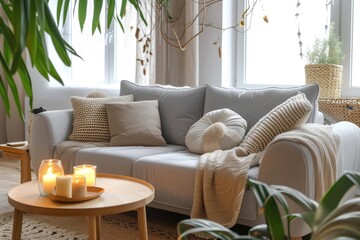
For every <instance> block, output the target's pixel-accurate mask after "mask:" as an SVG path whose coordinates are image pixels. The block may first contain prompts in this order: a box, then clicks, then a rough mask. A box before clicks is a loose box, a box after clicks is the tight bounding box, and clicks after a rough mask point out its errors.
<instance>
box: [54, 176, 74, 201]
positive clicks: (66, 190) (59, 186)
mask: <svg viewBox="0 0 360 240" xmlns="http://www.w3.org/2000/svg"><path fill="white" fill-rule="evenodd" d="M55 195H56V196H60V197H66V198H72V177H71V175H65V176H57V177H56V192H55Z"/></svg>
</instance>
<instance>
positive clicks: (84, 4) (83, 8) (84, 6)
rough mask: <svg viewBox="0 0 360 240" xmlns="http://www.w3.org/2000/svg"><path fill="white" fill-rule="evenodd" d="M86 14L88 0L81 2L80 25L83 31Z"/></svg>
mask: <svg viewBox="0 0 360 240" xmlns="http://www.w3.org/2000/svg"><path fill="white" fill-rule="evenodd" d="M86 13H87V0H79V5H78V16H79V24H80V29H81V31H82V30H83V29H84V24H85V20H86Z"/></svg>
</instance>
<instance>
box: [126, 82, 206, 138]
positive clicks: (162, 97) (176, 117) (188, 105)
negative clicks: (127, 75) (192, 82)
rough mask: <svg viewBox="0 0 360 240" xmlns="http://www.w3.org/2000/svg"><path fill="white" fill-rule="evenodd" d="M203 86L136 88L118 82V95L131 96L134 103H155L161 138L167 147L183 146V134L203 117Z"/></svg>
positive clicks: (204, 87) (135, 85) (131, 84)
mask: <svg viewBox="0 0 360 240" xmlns="http://www.w3.org/2000/svg"><path fill="white" fill-rule="evenodd" d="M205 92H206V86H202V87H197V88H174V87H172V88H167V87H161V86H140V85H137V84H134V83H132V82H129V81H125V80H123V81H121V83H120V95H128V94H132V95H134V101H144V100H156V99H158V101H159V111H160V118H161V128H162V133H163V137H164V138H165V140H166V142H167V143H169V144H178V145H185V137H186V133H187V132H188V130H189V129H190V127H191V126H192V125H193V124H194V123H195V122H196V121H198V120H199V119H200V118H201V117H202V114H203V109H204V98H205Z"/></svg>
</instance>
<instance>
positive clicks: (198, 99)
mask: <svg viewBox="0 0 360 240" xmlns="http://www.w3.org/2000/svg"><path fill="white" fill-rule="evenodd" d="M299 91H300V92H303V93H305V95H306V97H307V98H308V100H309V101H310V102H311V103H312V105H313V110H312V112H311V114H310V117H309V119H308V122H321V121H322V114H321V113H320V112H318V106H317V99H318V93H319V87H318V86H317V85H315V84H312V85H305V86H299V87H289V88H266V89H257V90H248V89H235V88H222V87H214V86H201V87H198V88H165V87H161V86H138V85H136V84H133V83H130V82H127V81H122V83H121V87H120V95H128V94H133V95H134V100H135V101H142V100H153V99H158V102H159V111H160V117H161V127H162V134H163V136H164V138H165V140H166V142H167V145H165V146H152V147H149V146H111V147H109V146H106V144H105V145H104V146H101V145H100V146H95V145H94V146H93V147H86V148H81V147H80V148H79V147H78V148H77V150H76V151H75V152H74V154H73V155H74V156H72V158H71V162H67V163H65V165H66V166H67V167H66V169H65V171H68V172H69V171H70V170H69V169H71V167H72V166H73V165H78V164H84V163H88V164H94V165H97V166H98V172H104V173H113V174H122V175H127V176H132V177H136V178H140V179H144V180H146V181H148V182H150V183H151V184H152V185H153V186H154V187H155V189H156V194H155V199H154V201H153V202H152V203H151V204H150V206H151V207H154V208H159V209H164V210H168V211H173V212H177V213H182V214H186V215H190V212H191V207H192V203H193V191H194V181H195V172H196V167H197V163H198V160H199V157H200V155H198V154H194V153H191V152H189V151H188V150H187V148H186V146H185V136H186V133H187V130H188V129H189V128H190V127H191V125H192V124H194V123H195V122H196V121H197V120H198V119H199V118H201V116H203V114H205V113H207V112H210V111H212V110H215V109H221V108H229V109H231V110H233V111H235V112H237V113H238V114H240V115H241V116H242V117H243V118H244V119H246V121H247V123H248V127H247V131H248V130H249V129H250V128H251V127H252V126H254V124H255V123H256V122H257V121H258V120H259V119H260V118H261V117H262V116H264V115H266V114H267V113H268V112H269V111H270V110H271V109H272V108H274V107H276V106H277V105H278V104H280V103H282V102H283V101H285V100H286V99H288V98H289V97H291V96H293V95H296V94H297V93H298V92H299ZM72 121H73V114H72V110H60V111H47V112H43V113H40V114H37V115H36V116H35V118H34V119H33V121H32V125H31V139H30V143H31V144H30V154H31V159H32V164H33V167H34V170H35V172H36V170H37V169H38V167H39V164H40V162H41V160H43V159H47V158H53V157H54V152H56V151H57V149H58V148H61V146H62V144H64V142H66V141H68V138H69V135H70V133H71V131H72ZM337 129H338V131H339V132H340V134H341V132H345V133H344V134H341V135H342V136H343V137H345V138H346V137H347V136H348V138H349V139H353V138H356V137H357V136H359V135H360V133H359V129H358V127H357V126H355V125H354V124H351V123H346V124H345V125H341V126H340V125H339V127H338V128H337ZM354 134H355V135H354ZM352 135H353V136H352ZM349 141H352V140H349ZM346 154H348V156H347V157H349V158H356V157H358V156H356V154H358V149H354V150H353V151H349V153H346ZM312 159H313V157H312V156H311V154H309V150H308V149H307V148H306V147H305V146H303V145H299V144H296V143H292V142H286V141H284V142H279V143H277V144H275V145H273V146H272V147H271V148H268V149H266V150H265V151H264V152H263V155H262V161H261V165H259V166H255V167H252V168H251V169H250V171H249V176H250V177H251V178H256V179H259V180H261V181H264V182H266V183H269V184H282V185H287V186H290V187H293V188H295V189H298V190H300V191H302V192H303V193H304V194H306V195H307V196H309V197H312V198H314V194H315V190H314V174H313V171H314V170H313V163H312V162H313V161H312ZM348 167H349V168H350V167H351V166H350V165H349V166H348ZM67 169H68V170H67ZM261 222H263V218H262V216H261V215H260V214H259V212H258V206H257V203H256V199H255V198H254V196H253V194H252V193H251V191H249V190H246V193H245V196H244V200H243V203H242V208H241V212H240V216H239V218H238V223H240V224H243V225H248V226H253V225H256V224H258V223H261ZM300 234H301V233H300Z"/></svg>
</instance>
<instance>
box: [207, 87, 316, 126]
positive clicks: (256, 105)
mask: <svg viewBox="0 0 360 240" xmlns="http://www.w3.org/2000/svg"><path fill="white" fill-rule="evenodd" d="M298 92H302V93H305V95H306V98H307V99H308V100H309V101H310V102H311V104H312V106H313V110H312V111H311V113H310V116H309V119H308V121H307V122H316V121H317V115H316V113H317V111H318V104H317V99H318V96H319V86H318V85H317V84H309V85H305V86H300V87H291V88H285V87H284V88H275V87H271V88H262V89H251V90H250V89H245V88H223V87H215V86H208V88H207V89H206V97H205V105H204V114H205V113H208V112H211V111H213V110H216V109H221V108H229V109H231V110H233V111H234V112H236V113H238V114H239V115H240V116H241V117H243V118H244V119H245V120H246V121H247V130H248V131H249V130H250V129H251V128H252V127H253V126H254V125H255V124H256V122H257V121H258V120H259V119H260V118H261V117H263V116H265V115H266V114H267V113H268V112H270V110H272V109H273V108H275V107H276V106H278V105H279V104H281V103H283V102H284V101H285V100H287V99H288V98H290V97H292V96H295V95H296V94H297V93H298Z"/></svg>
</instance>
